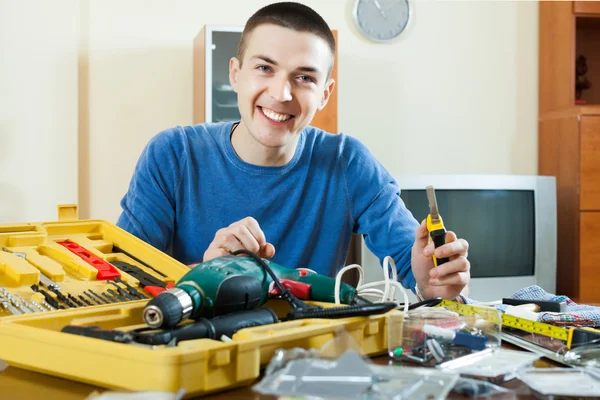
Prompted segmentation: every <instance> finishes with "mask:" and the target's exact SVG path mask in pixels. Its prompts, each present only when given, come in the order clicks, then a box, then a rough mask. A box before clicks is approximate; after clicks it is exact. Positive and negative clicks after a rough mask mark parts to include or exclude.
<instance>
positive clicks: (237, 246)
mask: <svg viewBox="0 0 600 400" xmlns="http://www.w3.org/2000/svg"><path fill="white" fill-rule="evenodd" d="M220 247H222V248H225V249H226V250H227V251H229V252H230V253H233V252H234V251H238V250H241V249H243V248H244V246H243V245H242V243H240V241H239V240H238V239H237V237H236V236H235V235H234V234H233V233H230V234H227V235H226V236H225V237H224V240H223V242H222V243H221V245H220Z"/></svg>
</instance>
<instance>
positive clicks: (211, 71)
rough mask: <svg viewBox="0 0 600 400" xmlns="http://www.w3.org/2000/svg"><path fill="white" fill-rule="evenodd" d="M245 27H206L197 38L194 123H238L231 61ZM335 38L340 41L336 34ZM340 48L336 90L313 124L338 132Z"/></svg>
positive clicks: (335, 69) (195, 40)
mask: <svg viewBox="0 0 600 400" xmlns="http://www.w3.org/2000/svg"><path fill="white" fill-rule="evenodd" d="M242 30H243V27H242V26H218V25H207V26H204V27H203V28H202V29H201V30H200V32H198V34H197V35H196V37H195V38H194V47H193V48H194V54H193V74H194V84H193V123H194V124H199V123H202V122H220V121H232V120H239V118H240V115H239V111H238V108H237V96H236V94H235V92H233V91H232V89H231V87H230V86H229V60H230V59H231V57H235V56H236V55H237V45H238V43H239V40H240V38H241V34H242ZM332 32H333V35H334V37H335V39H336V41H337V40H338V37H337V31H336V30H333V31H332ZM337 64H338V57H337V46H336V54H335V58H334V65H333V70H332V72H331V77H332V78H333V79H334V80H335V88H334V90H333V93H332V94H331V97H330V98H329V102H328V103H327V105H326V106H325V108H324V109H323V110H321V111H317V113H316V114H315V116H314V118H313V120H312V122H311V125H312V126H314V127H317V128H321V129H323V130H325V131H327V132H330V133H338V111H337V109H338V100H337V96H338V88H339V82H338V73H337V71H338V65H337Z"/></svg>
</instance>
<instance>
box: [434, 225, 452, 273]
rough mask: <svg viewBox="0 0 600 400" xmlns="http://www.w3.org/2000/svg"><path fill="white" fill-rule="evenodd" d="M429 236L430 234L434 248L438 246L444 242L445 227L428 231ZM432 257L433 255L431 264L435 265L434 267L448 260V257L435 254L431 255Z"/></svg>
mask: <svg viewBox="0 0 600 400" xmlns="http://www.w3.org/2000/svg"><path fill="white" fill-rule="evenodd" d="M429 236H431V240H432V241H433V246H434V247H435V248H436V249H437V248H438V247H440V246H443V245H445V244H446V230H445V229H437V230H435V231H432V232H429ZM432 257H433V265H435V266H436V267H437V266H439V265H442V264H444V263H447V262H448V261H450V259H449V258H448V257H444V258H437V257H436V256H432Z"/></svg>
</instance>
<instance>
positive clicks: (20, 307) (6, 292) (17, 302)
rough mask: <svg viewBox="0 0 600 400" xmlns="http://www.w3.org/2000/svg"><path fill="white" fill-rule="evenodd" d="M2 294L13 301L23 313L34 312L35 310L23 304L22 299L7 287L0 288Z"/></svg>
mask: <svg viewBox="0 0 600 400" xmlns="http://www.w3.org/2000/svg"><path fill="white" fill-rule="evenodd" d="M0 294H2V297H4V298H6V299H7V300H8V301H9V302H11V303H12V305H13V306H15V307H16V308H18V309H19V311H21V312H22V313H23V314H32V313H33V311H31V310H30V309H29V307H27V306H25V305H23V304H21V301H19V299H17V298H16V297H15V296H13V295H12V293H10V292H9V291H8V290H6V288H0Z"/></svg>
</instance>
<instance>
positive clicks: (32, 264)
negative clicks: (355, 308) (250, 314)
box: [0, 205, 401, 397]
mask: <svg viewBox="0 0 600 400" xmlns="http://www.w3.org/2000/svg"><path fill="white" fill-rule="evenodd" d="M115 265H118V266H119V267H120V268H115ZM187 271H189V268H188V267H187V266H185V265H183V264H182V263H180V262H178V261H177V260H175V259H173V258H171V257H169V256H168V255H167V254H165V253H162V252H160V251H158V250H157V249H155V248H154V247H152V246H150V245H148V244H147V243H145V242H143V241H142V240H140V239H138V238H136V237H135V236H133V235H131V234H129V233H128V232H126V231H124V230H122V229H120V228H119V227H117V226H116V225H114V224H111V223H109V222H106V221H102V220H79V219H78V217H77V207H76V206H74V205H68V206H59V218H58V220H57V221H54V222H40V223H26V224H17V225H15V224H12V225H0V360H3V361H5V362H6V363H7V364H9V365H12V366H16V367H20V368H24V369H28V370H33V371H37V372H41V373H45V374H50V375H54V376H59V377H63V378H67V379H72V380H76V381H80V382H85V383H89V384H93V385H97V386H100V387H105V388H108V389H125V390H134V391H165V392H173V393H174V392H177V391H179V390H180V389H184V390H185V393H186V397H191V396H197V395H200V394H205V393H209V392H215V391H220V390H225V389H228V388H232V387H235V386H242V385H247V384H250V383H251V382H253V381H255V380H256V378H258V377H259V375H260V369H261V367H264V366H265V365H266V364H267V363H268V362H269V361H270V359H271V357H272V356H273V354H274V353H275V351H276V350H277V349H289V348H293V347H302V348H305V349H309V348H316V349H319V348H321V347H322V346H323V345H324V344H325V343H327V342H329V341H331V339H333V338H334V337H335V335H336V332H338V331H339V330H344V331H346V332H348V333H349V334H350V335H351V337H352V338H353V339H354V340H355V341H356V342H357V343H358V344H359V345H360V347H361V349H362V351H363V352H364V354H367V355H376V354H382V353H386V352H387V348H388V346H387V337H386V336H387V330H388V329H389V328H388V326H387V321H388V319H389V318H387V317H388V316H389V315H390V313H393V314H394V315H395V313H399V312H398V311H391V312H390V313H388V314H383V315H375V316H371V317H353V318H344V319H305V320H296V321H288V322H280V323H277V324H272V325H266V326H257V327H253V328H246V329H242V330H240V331H238V332H237V333H236V334H235V335H233V336H232V338H231V340H230V341H229V340H227V341H218V340H211V339H196V340H187V341H182V342H180V343H179V344H178V345H177V346H165V345H160V346H145V345H134V344H126V343H117V342H112V341H106V340H99V339H95V338H89V337H84V336H78V335H72V334H68V333H63V332H61V329H63V328H64V327H65V326H67V325H82V326H97V327H99V328H102V329H115V330H130V329H135V328H139V327H144V326H145V325H144V323H143V319H142V311H143V309H144V307H145V305H146V304H147V302H148V301H149V299H150V298H152V296H153V295H156V293H158V292H160V290H165V289H166V288H168V287H170V286H171V285H172V284H174V283H175V282H177V281H178V280H179V278H180V277H182V276H183V275H184V274H185V273H186V272H187ZM117 275H118V276H119V278H118V279H117V280H116V281H117V282H115V281H114V280H113V279H114V277H115V276H117ZM111 281H112V282H111ZM54 285H56V286H54ZM56 287H58V289H57V288H56ZM157 290H158V292H157ZM135 292H137V293H141V294H143V295H138V296H137V297H136V296H134V295H133V294H132V293H135ZM60 296H62V297H63V298H62V299H61V298H60ZM139 297H142V298H139ZM62 300H64V301H62ZM65 304H71V305H72V307H65ZM55 306H57V307H55ZM267 306H268V307H270V308H272V309H273V310H275V312H276V313H277V314H278V316H283V315H285V313H286V312H287V311H289V306H287V304H285V303H284V302H283V301H282V300H271V301H270V302H269V303H267ZM326 306H327V305H326ZM398 320H401V319H398Z"/></svg>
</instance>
